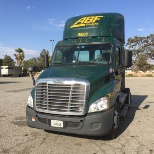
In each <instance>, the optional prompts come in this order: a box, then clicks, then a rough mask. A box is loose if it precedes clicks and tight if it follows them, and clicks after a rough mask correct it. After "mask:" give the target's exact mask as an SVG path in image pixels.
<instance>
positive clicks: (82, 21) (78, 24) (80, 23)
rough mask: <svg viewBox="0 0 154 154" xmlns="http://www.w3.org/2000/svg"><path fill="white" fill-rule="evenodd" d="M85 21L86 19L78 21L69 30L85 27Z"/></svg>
mask: <svg viewBox="0 0 154 154" xmlns="http://www.w3.org/2000/svg"><path fill="white" fill-rule="evenodd" d="M85 19H86V17H84V18H81V19H79V20H78V21H77V22H75V23H74V24H73V25H72V26H71V27H70V28H74V27H80V26H85V23H84V21H85Z"/></svg>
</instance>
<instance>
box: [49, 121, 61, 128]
mask: <svg viewBox="0 0 154 154" xmlns="http://www.w3.org/2000/svg"><path fill="white" fill-rule="evenodd" d="M51 126H52V127H63V121H60V120H51Z"/></svg>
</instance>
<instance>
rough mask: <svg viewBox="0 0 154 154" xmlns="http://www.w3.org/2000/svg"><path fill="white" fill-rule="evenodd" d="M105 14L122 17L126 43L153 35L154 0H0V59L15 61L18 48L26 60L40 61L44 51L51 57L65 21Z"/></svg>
mask: <svg viewBox="0 0 154 154" xmlns="http://www.w3.org/2000/svg"><path fill="white" fill-rule="evenodd" d="M107 12H112V13H114V12H115V13H121V14H122V15H123V16H124V18H125V42H127V39H128V38H129V37H134V36H148V35H150V34H154V0H0V58H2V59H3V58H4V55H6V54H7V55H9V56H11V58H12V59H14V54H15V49H17V48H22V49H23V51H24V53H25V60H27V59H30V58H33V57H39V54H40V52H41V51H42V50H43V49H46V50H48V51H49V53H50V55H52V51H53V49H54V47H55V45H56V43H57V42H58V41H60V40H62V38H63V30H64V24H65V22H66V20H67V19H69V18H71V17H74V16H78V15H83V14H92V13H107ZM50 40H54V41H50Z"/></svg>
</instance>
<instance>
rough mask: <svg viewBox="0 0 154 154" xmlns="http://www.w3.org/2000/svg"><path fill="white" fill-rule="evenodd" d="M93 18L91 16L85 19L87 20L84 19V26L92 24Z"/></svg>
mask: <svg viewBox="0 0 154 154" xmlns="http://www.w3.org/2000/svg"><path fill="white" fill-rule="evenodd" d="M93 18H94V17H93V16H91V17H87V18H86V19H85V21H84V23H85V24H89V23H92V22H93Z"/></svg>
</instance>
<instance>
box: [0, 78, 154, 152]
mask: <svg viewBox="0 0 154 154" xmlns="http://www.w3.org/2000/svg"><path fill="white" fill-rule="evenodd" d="M126 85H127V87H129V88H130V89H131V93H132V101H133V103H132V104H131V107H130V109H129V111H128V112H127V115H126V118H124V119H122V120H121V122H120V128H119V131H118V137H117V138H116V139H115V140H107V139H105V138H92V137H91V138H90V137H85V136H76V135H68V134H62V133H60V134H59V133H51V132H50V133H49V132H45V131H43V130H39V129H35V128H30V127H28V126H27V124H26V118H25V108H26V104H27V97H28V95H29V93H30V90H31V88H32V87H33V85H32V80H31V78H30V77H20V78H19V77H15V78H10V77H5V78H4V77H3V78H2V77H1V78H0V154H6V153H9V154H153V153H154V78H152V77H127V78H126Z"/></svg>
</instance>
